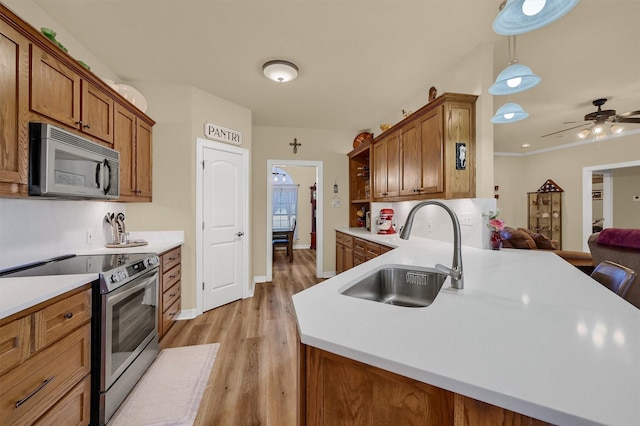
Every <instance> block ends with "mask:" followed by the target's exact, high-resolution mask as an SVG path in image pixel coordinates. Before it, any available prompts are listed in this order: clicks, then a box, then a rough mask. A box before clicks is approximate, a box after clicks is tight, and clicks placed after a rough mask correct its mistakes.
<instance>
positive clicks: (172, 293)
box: [162, 281, 181, 311]
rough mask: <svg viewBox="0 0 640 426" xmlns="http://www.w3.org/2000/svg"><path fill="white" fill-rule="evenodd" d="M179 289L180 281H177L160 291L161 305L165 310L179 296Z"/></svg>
mask: <svg viewBox="0 0 640 426" xmlns="http://www.w3.org/2000/svg"><path fill="white" fill-rule="evenodd" d="M180 291H181V288H180V281H178V282H177V283H175V284H174V285H173V287H171V288H170V289H169V290H167V291H165V292H164V293H162V307H163V309H164V310H165V311H166V310H167V309H168V308H169V307H170V306H171V305H172V304H173V302H175V301H176V300H177V299H179V298H180Z"/></svg>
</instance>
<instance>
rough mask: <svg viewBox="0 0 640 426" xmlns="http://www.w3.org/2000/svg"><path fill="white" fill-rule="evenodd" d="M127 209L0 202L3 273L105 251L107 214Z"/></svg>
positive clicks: (105, 204) (63, 202)
mask: <svg viewBox="0 0 640 426" xmlns="http://www.w3.org/2000/svg"><path fill="white" fill-rule="evenodd" d="M125 209H126V205H125V204H122V203H113V202H101V201H69V200H50V199H32V198H31V199H28V200H25V199H10V198H0V270H2V269H7V268H9V267H12V266H17V265H23V264H25V263H30V262H36V261H39V260H43V259H49V258H51V257H55V256H60V255H63V254H71V253H76V251H77V250H78V249H79V248H82V249H91V248H97V247H102V246H104V245H105V243H106V242H107V241H108V242H111V240H110V238H111V232H110V227H109V225H108V224H106V222H105V221H104V216H105V214H107V212H109V213H119V212H122V213H126V211H125ZM87 231H91V232H92V234H93V239H92V242H91V243H90V244H89V243H87Z"/></svg>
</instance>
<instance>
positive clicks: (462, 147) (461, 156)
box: [456, 142, 467, 170]
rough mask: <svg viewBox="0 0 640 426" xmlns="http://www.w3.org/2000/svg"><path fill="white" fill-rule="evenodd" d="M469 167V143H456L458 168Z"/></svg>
mask: <svg viewBox="0 0 640 426" xmlns="http://www.w3.org/2000/svg"><path fill="white" fill-rule="evenodd" d="M466 168H467V144H466V143H464V142H458V143H456V170H466Z"/></svg>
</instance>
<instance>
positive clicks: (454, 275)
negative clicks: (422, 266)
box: [400, 200, 464, 289]
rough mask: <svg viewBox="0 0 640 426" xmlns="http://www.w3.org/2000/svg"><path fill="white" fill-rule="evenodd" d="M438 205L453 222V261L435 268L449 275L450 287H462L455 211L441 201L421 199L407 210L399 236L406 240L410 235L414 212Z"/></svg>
mask: <svg viewBox="0 0 640 426" xmlns="http://www.w3.org/2000/svg"><path fill="white" fill-rule="evenodd" d="M429 205H434V206H440V207H442V208H443V209H445V211H446V212H447V213H449V217H451V222H452V224H453V261H452V262H451V268H447V267H446V266H444V265H441V264H437V265H436V270H438V271H440V272H442V273H444V274H447V275H449V276H450V277H451V287H453V288H457V289H463V288H464V276H463V273H462V244H461V242H460V221H459V220H458V216H456V213H455V212H454V211H453V210H451V208H450V207H448V206H447V205H445V204H443V203H441V202H440V201H434V200H428V201H422V202H421V203H418V204H416V205H415V206H414V207H413V208H412V209H411V211H410V212H409V216H407V221H406V222H405V224H404V227H403V228H402V231H401V232H400V238H402V239H403V240H408V239H409V235H411V227H412V226H413V217H414V216H415V215H416V212H417V211H418V210H420V209H421V208H422V207H424V206H429Z"/></svg>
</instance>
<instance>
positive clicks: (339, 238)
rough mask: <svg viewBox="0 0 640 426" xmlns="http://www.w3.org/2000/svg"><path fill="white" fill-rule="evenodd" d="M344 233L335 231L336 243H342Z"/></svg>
mask: <svg viewBox="0 0 640 426" xmlns="http://www.w3.org/2000/svg"><path fill="white" fill-rule="evenodd" d="M343 239H344V234H343V233H342V232H337V231H336V243H338V244H343V242H342V241H343Z"/></svg>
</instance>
